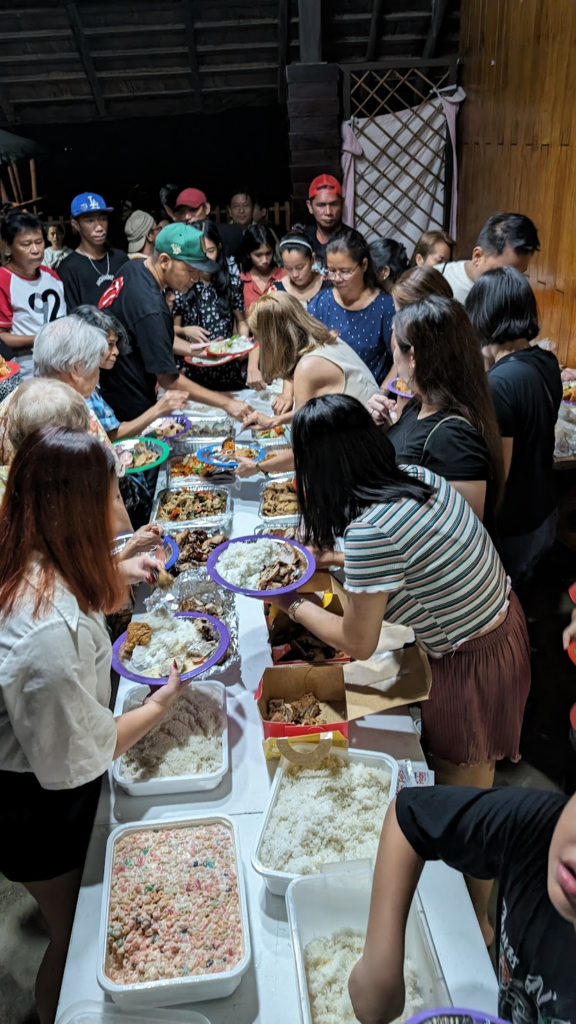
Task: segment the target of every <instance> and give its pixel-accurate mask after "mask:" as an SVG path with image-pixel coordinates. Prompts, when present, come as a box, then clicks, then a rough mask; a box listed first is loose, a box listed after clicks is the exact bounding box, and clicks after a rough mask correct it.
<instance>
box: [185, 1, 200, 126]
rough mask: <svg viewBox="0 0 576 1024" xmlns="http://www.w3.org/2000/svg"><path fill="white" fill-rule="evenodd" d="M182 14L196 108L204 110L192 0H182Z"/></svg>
mask: <svg viewBox="0 0 576 1024" xmlns="http://www.w3.org/2000/svg"><path fill="white" fill-rule="evenodd" d="M182 14H183V17H184V37H185V39H186V42H187V44H188V61H189V63H190V77H191V78H192V92H193V94H194V102H195V105H196V110H198V112H201V111H202V83H201V81H200V64H199V62H198V51H197V50H196V37H195V34H194V5H193V3H192V0H182Z"/></svg>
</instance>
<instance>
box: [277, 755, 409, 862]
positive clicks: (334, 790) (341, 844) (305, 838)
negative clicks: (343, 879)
mask: <svg viewBox="0 0 576 1024" xmlns="http://www.w3.org/2000/svg"><path fill="white" fill-rule="evenodd" d="M389 801H390V775H389V774H388V772H386V771H384V770H382V769H381V768H369V767H368V766H367V765H365V764H361V763H359V762H357V761H346V760H344V759H343V758H341V757H337V756H336V755H335V754H331V755H329V756H328V757H325V758H324V759H323V760H322V761H321V762H320V764H319V765H318V766H317V767H316V768H313V767H299V766H298V765H290V766H289V767H288V768H287V769H286V772H285V774H284V778H283V779H282V783H281V785H280V787H279V789H278V794H277V799H276V801H275V804H274V807H273V809H272V813H271V815H270V818H269V820H268V825H267V828H266V831H265V832H264V836H263V838H262V844H261V846H260V860H261V862H262V864H263V865H264V867H266V868H269V869H271V870H272V871H287V872H289V873H290V874H293V875H313V874H316V872H318V871H319V870H320V868H321V866H322V865H323V864H330V863H336V862H338V861H346V860H375V858H376V853H377V851H378V843H379V841H380V833H381V831H382V824H383V822H384V816H385V814H386V811H387V809H388V804H389Z"/></svg>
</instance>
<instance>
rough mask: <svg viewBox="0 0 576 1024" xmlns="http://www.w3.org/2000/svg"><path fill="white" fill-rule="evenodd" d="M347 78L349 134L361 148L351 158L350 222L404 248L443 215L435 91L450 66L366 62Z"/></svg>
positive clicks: (442, 132) (442, 157) (441, 140)
mask: <svg viewBox="0 0 576 1024" xmlns="http://www.w3.org/2000/svg"><path fill="white" fill-rule="evenodd" d="M349 81H350V107H349V109H350V114H351V116H352V117H353V118H354V133H355V135H356V136H357V138H358V140H359V142H360V144H361V146H362V147H363V149H364V151H365V158H364V159H362V160H357V161H356V177H355V193H356V194H355V209H356V227H357V228H358V230H359V231H361V232H362V233H363V234H365V235H366V236H367V237H369V238H374V237H376V236H383V235H384V236H388V237H394V238H396V239H398V240H399V241H403V242H404V243H405V244H406V245H407V247H408V248H410V246H413V244H414V243H415V241H416V240H417V239H418V238H419V236H420V234H421V233H422V230H425V229H427V228H433V227H442V226H443V223H444V219H445V218H444V185H445V176H446V145H445V142H446V122H445V118H444V116H443V113H442V108H441V103H440V101H439V98H438V97H437V94H436V93H435V91H434V90H435V89H441V88H442V87H444V86H446V85H448V84H450V68H448V67H446V66H445V65H444V66H443V67H438V68H426V69H423V68H412V67H411V68H401V69H399V68H388V69H374V68H370V69H366V70H358V71H351V73H350V79H349ZM378 136H380V140H379V141H378V142H377V141H375V137H376V138H377V137H378ZM381 158H382V160H381ZM382 162H383V163H385V164H386V169H385V173H382V166H381V163H382Z"/></svg>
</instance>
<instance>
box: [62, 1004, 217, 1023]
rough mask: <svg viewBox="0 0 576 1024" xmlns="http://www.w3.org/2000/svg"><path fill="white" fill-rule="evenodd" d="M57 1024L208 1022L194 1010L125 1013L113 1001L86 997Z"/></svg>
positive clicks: (70, 1008)
mask: <svg viewBox="0 0 576 1024" xmlns="http://www.w3.org/2000/svg"><path fill="white" fill-rule="evenodd" d="M57 1024H210V1021H209V1020H208V1018H207V1017H205V1016H204V1014H203V1013H196V1011H195V1010H138V1011H137V1013H136V1014H133V1013H130V1012H128V1013H125V1012H124V1011H123V1010H121V1009H120V1007H119V1006H114V1003H96V1002H91V1001H90V1000H88V999H86V1000H85V1001H83V1002H81V1003H74V1004H73V1006H70V1007H69V1009H68V1010H66V1012H65V1013H63V1014H61V1016H60V1017H59V1018H58V1021H57Z"/></svg>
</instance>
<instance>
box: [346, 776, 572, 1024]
mask: <svg viewBox="0 0 576 1024" xmlns="http://www.w3.org/2000/svg"><path fill="white" fill-rule="evenodd" d="M427 860H442V861H444V862H445V863H446V864H448V865H449V866H450V867H453V868H456V870H457V871H462V872H464V873H466V874H468V875H472V876H473V877H475V878H486V879H488V878H498V883H499V891H498V915H497V929H496V930H497V935H496V941H497V945H496V948H497V949H498V956H499V963H498V974H499V984H500V992H499V1016H500V1017H502V1018H503V1019H504V1020H508V1021H512V1022H513V1024H545V1022H550V1024H569V1022H574V1021H576V932H575V930H574V929H575V925H576V796H574V797H572V798H571V799H568V797H566V796H564V795H562V794H560V793H547V792H543V791H534V790H527V789H514V788H511V787H505V788H501V789H489V790H478V789H469V788H467V787H459V786H453V787H452V786H435V787H433V788H426V789H405V790H403V791H402V792H401V793H400V794H399V795H398V797H397V798H396V799H395V800H394V801H393V802H392V804H391V805H390V808H389V810H388V813H387V815H386V819H385V822H384V828H383V830H382V837H381V839H380V847H379V850H378V857H377V860H376V868H375V872H374V884H373V887H372V899H371V905H370V919H369V922H368V932H367V935H366V945H365V947H364V954H363V956H362V959H361V960H360V961H359V962H358V963H357V964H356V967H355V968H354V970H353V971H352V974H351V976H350V982H349V988H350V997H351V999H352V1004H353V1006H354V1012H355V1013H356V1016H357V1018H358V1020H359V1021H361V1024H389V1022H390V1021H392V1020H394V1019H395V1018H396V1017H398V1016H400V1014H401V1012H402V1009H403V1005H404V998H405V993H404V979H403V968H404V934H405V930H406V921H407V917H408V911H409V910H410V904H411V902H412V897H413V895H414V892H415V889H416V886H417V884H418V880H419V878H420V874H421V872H422V869H423V867H424V862H425V861H427ZM470 1009H474V1007H470Z"/></svg>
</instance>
